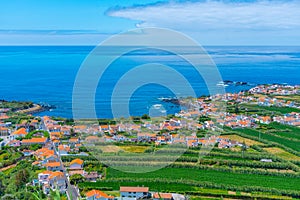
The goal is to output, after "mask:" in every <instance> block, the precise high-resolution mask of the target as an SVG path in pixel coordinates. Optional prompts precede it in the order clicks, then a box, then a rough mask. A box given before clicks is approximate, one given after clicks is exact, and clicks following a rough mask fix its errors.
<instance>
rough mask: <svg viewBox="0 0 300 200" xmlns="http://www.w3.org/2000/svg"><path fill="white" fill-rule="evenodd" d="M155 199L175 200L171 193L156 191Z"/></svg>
mask: <svg viewBox="0 0 300 200" xmlns="http://www.w3.org/2000/svg"><path fill="white" fill-rule="evenodd" d="M152 198H153V200H173V196H172V194H171V193H154V194H153V197H152Z"/></svg>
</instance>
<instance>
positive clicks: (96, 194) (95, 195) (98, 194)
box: [85, 190, 114, 200]
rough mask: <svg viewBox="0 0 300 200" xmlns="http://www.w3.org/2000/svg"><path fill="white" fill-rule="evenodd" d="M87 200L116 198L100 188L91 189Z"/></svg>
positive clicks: (87, 194)
mask: <svg viewBox="0 0 300 200" xmlns="http://www.w3.org/2000/svg"><path fill="white" fill-rule="evenodd" d="M85 196H86V199H87V200H110V199H114V197H113V196H110V195H107V194H106V193H104V192H102V191H100V190H91V191H88V192H87V193H86V194H85Z"/></svg>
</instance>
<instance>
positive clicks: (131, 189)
mask: <svg viewBox="0 0 300 200" xmlns="http://www.w3.org/2000/svg"><path fill="white" fill-rule="evenodd" d="M120 192H149V188H148V187H120Z"/></svg>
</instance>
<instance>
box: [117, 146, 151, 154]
mask: <svg viewBox="0 0 300 200" xmlns="http://www.w3.org/2000/svg"><path fill="white" fill-rule="evenodd" d="M119 147H120V148H121V149H122V150H124V151H125V152H130V153H144V151H145V150H146V149H147V148H148V147H147V146H135V145H128V146H119Z"/></svg>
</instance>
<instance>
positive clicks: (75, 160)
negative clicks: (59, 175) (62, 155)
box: [70, 158, 83, 165]
mask: <svg viewBox="0 0 300 200" xmlns="http://www.w3.org/2000/svg"><path fill="white" fill-rule="evenodd" d="M74 163H77V164H79V165H82V164H83V160H81V159H79V158H76V159H74V160H72V161H71V163H70V165H72V164H74Z"/></svg>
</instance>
